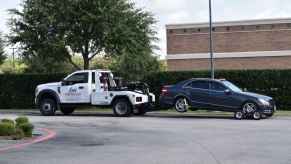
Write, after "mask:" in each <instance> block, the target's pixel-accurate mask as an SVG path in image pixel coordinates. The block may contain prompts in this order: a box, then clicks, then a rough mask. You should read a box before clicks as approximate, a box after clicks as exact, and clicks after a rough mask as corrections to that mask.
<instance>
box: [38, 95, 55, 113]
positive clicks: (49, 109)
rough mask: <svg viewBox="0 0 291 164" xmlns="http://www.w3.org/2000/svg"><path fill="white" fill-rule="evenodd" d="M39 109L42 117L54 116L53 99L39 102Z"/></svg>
mask: <svg viewBox="0 0 291 164" xmlns="http://www.w3.org/2000/svg"><path fill="white" fill-rule="evenodd" d="M39 109H40V113H41V114H42V115H43V116H54V115H55V113H56V110H57V104H56V102H55V100H53V99H49V98H47V99H43V100H41V102H40V107H39Z"/></svg>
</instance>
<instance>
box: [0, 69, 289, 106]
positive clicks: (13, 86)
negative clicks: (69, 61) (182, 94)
mask: <svg viewBox="0 0 291 164" xmlns="http://www.w3.org/2000/svg"><path fill="white" fill-rule="evenodd" d="M117 75H118V72H117ZM209 75H210V73H209V71H184V72H159V73H152V74H149V75H146V76H144V77H143V80H142V81H144V82H146V83H148V84H149V85H150V90H151V91H153V92H154V93H155V95H156V96H157V100H159V99H158V98H159V94H160V90H161V87H162V86H163V85H169V84H176V83H177V82H179V81H182V80H186V79H189V78H195V77H196V78H197V77H200V78H202V77H209ZM65 76H66V75H65V74H19V75H9V74H4V75H0V91H1V92H0V109H1V108H2V109H10V108H16V109H19V108H22V109H23V108H25V109H28V108H34V107H35V105H34V104H33V102H34V101H33V100H34V91H35V88H36V86H37V85H39V84H43V83H48V82H56V81H60V80H61V79H62V78H63V77H65ZM290 77H291V70H234V71H227V70H221V71H216V78H225V79H227V80H229V81H231V82H233V83H235V84H236V85H238V86H239V87H241V88H246V89H248V90H249V91H252V92H257V93H261V94H266V95H269V96H272V97H274V99H275V100H276V102H277V105H278V107H279V109H280V110H291V101H290V100H291V85H290V84H291V78H290ZM125 80H126V79H125Z"/></svg>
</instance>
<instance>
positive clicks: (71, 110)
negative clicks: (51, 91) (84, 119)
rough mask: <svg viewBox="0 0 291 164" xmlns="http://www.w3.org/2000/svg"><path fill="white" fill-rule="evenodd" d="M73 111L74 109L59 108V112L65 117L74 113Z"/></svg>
mask: <svg viewBox="0 0 291 164" xmlns="http://www.w3.org/2000/svg"><path fill="white" fill-rule="evenodd" d="M74 111H75V108H73V107H61V112H62V113H63V114H64V115H66V116H68V115H71V114H72V113H74Z"/></svg>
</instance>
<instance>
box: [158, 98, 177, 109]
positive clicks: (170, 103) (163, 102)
mask: <svg viewBox="0 0 291 164" xmlns="http://www.w3.org/2000/svg"><path fill="white" fill-rule="evenodd" d="M159 104H160V108H161V109H170V108H173V107H174V100H173V99H172V98H171V97H166V96H162V97H160V101H159Z"/></svg>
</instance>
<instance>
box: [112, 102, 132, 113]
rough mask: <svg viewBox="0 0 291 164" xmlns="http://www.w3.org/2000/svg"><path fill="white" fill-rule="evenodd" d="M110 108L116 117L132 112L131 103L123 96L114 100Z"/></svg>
mask: <svg viewBox="0 0 291 164" xmlns="http://www.w3.org/2000/svg"><path fill="white" fill-rule="evenodd" d="M112 108H113V112H114V115H115V116H117V117H128V116H130V115H131V114H132V105H131V103H130V102H129V101H128V100H127V99H125V98H120V99H117V100H115V101H114V103H113V106H112Z"/></svg>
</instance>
